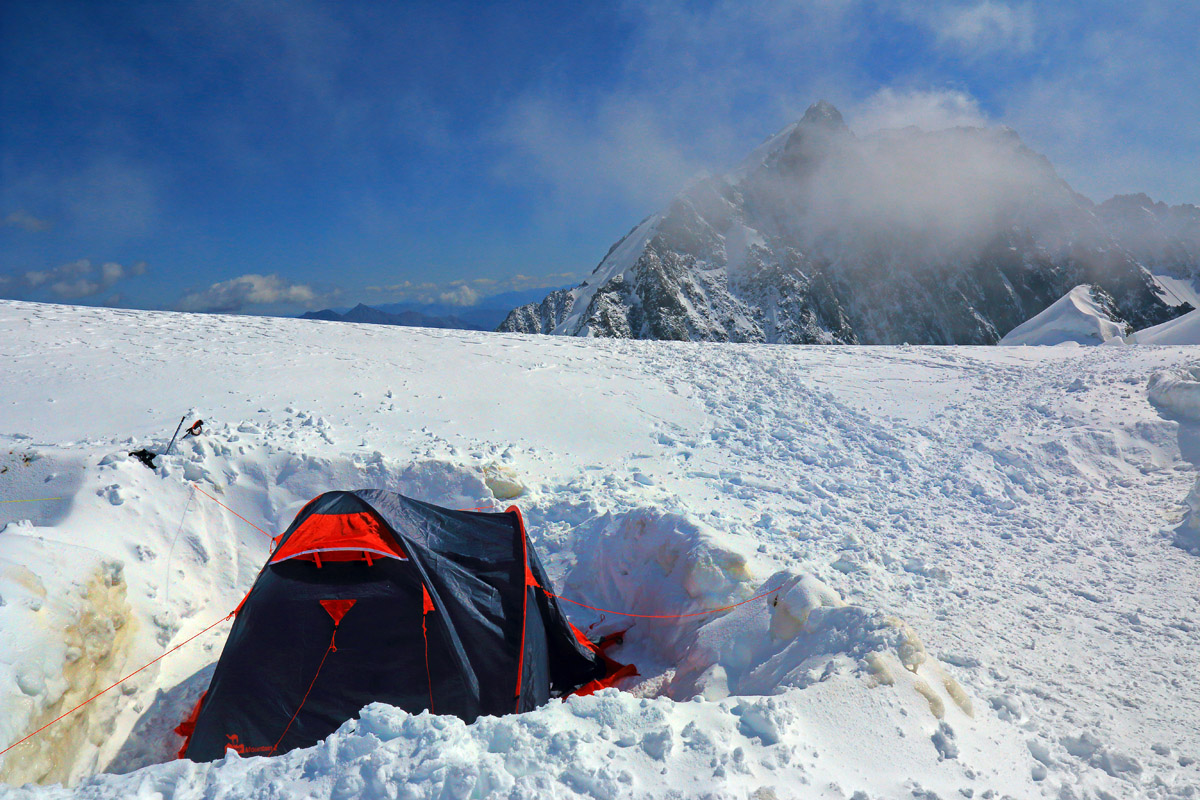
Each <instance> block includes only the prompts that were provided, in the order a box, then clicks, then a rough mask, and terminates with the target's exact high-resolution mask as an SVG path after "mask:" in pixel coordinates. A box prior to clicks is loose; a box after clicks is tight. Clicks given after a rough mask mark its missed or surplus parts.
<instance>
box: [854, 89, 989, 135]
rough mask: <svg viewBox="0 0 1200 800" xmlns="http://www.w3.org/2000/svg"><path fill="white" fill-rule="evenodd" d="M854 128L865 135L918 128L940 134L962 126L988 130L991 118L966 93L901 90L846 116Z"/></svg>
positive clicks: (878, 95)
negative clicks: (910, 127)
mask: <svg viewBox="0 0 1200 800" xmlns="http://www.w3.org/2000/svg"><path fill="white" fill-rule="evenodd" d="M846 117H847V119H848V120H849V124H850V127H851V128H853V129H854V131H855V132H856V133H859V134H865V133H871V132H873V131H877V130H883V129H888V128H905V127H908V126H909V125H915V126H916V127H918V128H921V129H922V130H927V131H937V130H943V129H945V128H955V127H959V126H970V127H984V126H986V125H987V124H988V119H987V116H986V115H985V114H984V113H983V111H982V110H981V109H980V107H979V101H978V100H976V99H975V98H974V97H972V96H971V95H969V94H967V93H966V92H962V91H958V90H953V89H946V90H929V91H918V90H910V91H897V90H895V89H890V88H889V89H881V90H879V91H878V92H876V93H875V94H873V95H871V96H870V97H868V98H867V99H866V100H864V101H863V102H862V103H859V104H858V105H857V106H854V107H853V108H851V109H849V110H848V111H847V113H846Z"/></svg>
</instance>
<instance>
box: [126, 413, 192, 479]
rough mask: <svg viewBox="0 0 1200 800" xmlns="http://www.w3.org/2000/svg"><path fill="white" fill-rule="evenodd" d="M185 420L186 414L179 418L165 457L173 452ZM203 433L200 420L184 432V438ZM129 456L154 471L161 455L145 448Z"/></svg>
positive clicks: (165, 451)
mask: <svg viewBox="0 0 1200 800" xmlns="http://www.w3.org/2000/svg"><path fill="white" fill-rule="evenodd" d="M185 419H187V414H184V415H183V416H182V417H180V418H179V424H178V425H176V426H175V433H174V434H172V435H171V443H170V444H168V445H167V449H166V450H163V451H162V454H163V455H166V454H167V453H169V452H171V448H172V447H174V446H175V438H176V437H177V436H179V429H180V428H182V427H183V421H184V420H185ZM202 433H204V420H202V419H198V420H196V421H195V422H193V423H192V425H191V427H189V428H188V429H187V430H186V431H185V432H184V434H183V438H184V439H186V438H187V437H189V436H199V435H200V434H202ZM129 455H131V456H133V457H134V458H136V459H137V460H138V461H140V462H142V463H143V464H145V465H146V466H147V467H149V468H150V469H154V468H155V467H154V459H156V458H158V455H159V454H158V453H154V452H151V451H150V450H147V449H146V448H144V447H143V448H142V449H141V450H134V451H133V452H131V453H130V454H129Z"/></svg>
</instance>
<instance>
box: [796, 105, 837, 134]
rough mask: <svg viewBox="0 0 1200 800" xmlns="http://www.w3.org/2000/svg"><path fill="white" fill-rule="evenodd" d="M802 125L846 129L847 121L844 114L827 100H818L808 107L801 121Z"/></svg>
mask: <svg viewBox="0 0 1200 800" xmlns="http://www.w3.org/2000/svg"><path fill="white" fill-rule="evenodd" d="M800 124H801V125H820V126H822V127H826V128H844V127H846V122H845V120H843V119H842V112H840V111H838V110H837V108H836V107H835V106H834V105H833V103H830V102H829V101H827V100H818V101H817V102H815V103H813V104H812V105H811V106H809V107H808V110H807V111H805V112H804V116H803V117H801V119H800Z"/></svg>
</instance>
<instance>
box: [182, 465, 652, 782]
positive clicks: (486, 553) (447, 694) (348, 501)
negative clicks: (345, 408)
mask: <svg viewBox="0 0 1200 800" xmlns="http://www.w3.org/2000/svg"><path fill="white" fill-rule="evenodd" d="M543 587H546V588H543ZM549 587H550V583H549V581H548V579H547V577H546V573H545V570H544V569H542V565H541V563H540V562H539V561H538V558H537V555H536V554H535V553H534V551H533V548H532V547H530V545H529V540H528V537H527V536H526V533H525V525H524V522H523V520H522V518H521V513H520V511H519V510H517V508H516V507H515V506H513V507H511V508H509V509H508V510H507V511H506V512H504V513H476V512H468V511H454V510H451V509H446V508H439V507H438V506H434V505H430V504H428V503H422V502H420V501H417V500H412V499H410V498H407V497H404V496H402V495H399V494H394V493H391V492H384V491H380V490H374V489H372V490H358V491H353V492H343V491H336V492H328V493H326V494H322V495H320V496H318V497H316V498H314V499H313V500H312V501H310V502H309V503H308V505H307V506H305V507H304V509H303V510H302V511H301V512H300V514H299V515H298V516H297V517H296V519H295V521H294V522H293V523H292V524H291V526H290V527H288V529H287V530H286V531H285V532H284V533H283V534H282V535H281V536H280V537H279V538H278V544H277V546H276V548H275V550H274V551H273V552H272V554H271V556H270V558H269V559H268V561H267V563H266V564H265V565H264V566H263V568H262V571H261V572H260V573H259V575H258V578H257V579H256V580H255V582H254V586H253V588H251V590H250V593H249V594H247V595H246V598H245V599H244V600H243V601H242V604H241V606H239V608H238V611H237V616H236V619H235V621H234V624H233V628H232V629H231V631H230V633H229V639H228V641H227V642H226V644H225V649H224V651H223V652H222V653H221V658H220V660H219V661H218V662H217V667H216V671H215V672H214V673H213V677H212V682H211V683H210V684H209V687H208V691H206V692H205V693H204V694H203V695H202V696H201V698H200V700H199V701H198V702H197V704H196V706H195V708H194V709H193V710H192V713H191V715H190V717H189V718H188V719H187V720H186V721H185V722H184V723H182V724H181V725H180V726H179V727H178V728H177V729H176V730H177V732H178V733H180V734H181V735H183V736H184V737H186V741H185V743H184V745H183V748H182V749H181V750H180V753H179V755H180V757H186V758H189V759H192V760H193V761H211V760H215V759H219V758H221V757H223V756H224V755H225V752H226V750H235V751H237V752H238V753H240V754H243V755H274V754H276V753H284V752H287V751H289V750H293V749H295V748H298V747H307V746H310V745H313V744H315V743H316V742H318V741H320V740H321V739H323V738H325V737H326V736H328V735H329V734H331V733H333V732H334V731H335V730H337V728H338V727H339V726H340V725H341V724H342V723H343V722H345V721H346V720H349V719H352V718H354V717H355V716H357V715H358V712H359V710H360V709H361V708H362V707H363V706H365V705H367V704H369V703H373V702H382V703H388V704H390V705H394V706H397V707H399V708H402V709H404V710H406V711H409V712H411V713H414V714H415V713H419V712H421V711H425V710H429V711H432V712H434V713H437V714H453V715H455V716H457V717H461V718H462V719H464V720H466V721H468V722H470V721H472V720H474V719H475V718H476V717H479V716H480V715H484V714H492V715H499V714H508V713H514V712H521V711H528V710H530V709H533V708H536V707H537V706H539V705H541V704H543V703H545V702H546V701H547V700H549V699H550V698H551V697H556V696H562V695H566V694H572V693H577V694H590V693H591V692H593V691H596V690H597V689H600V688H603V687H605V686H610V685H612V684H613V683H614V682H615V681H616V680H618V679H619V678H621V677H624V676H625V675H629V674H636V673H635V670H634V669H633V667H631V666H624V667H622V665H620V664H617V663H615V662H613V661H612V660H611V659H609V658H607V657H606V656H605V655H604V654H603V652H602V651H601V648H600V646H598V645H596V644H593V643H591V642H590V641H588V639H587V638H586V637H585V636H584V635H583V634H582V633H580V632H579V631H578V630H577V629H576V628H575V627H574V626H573V625H571V623H570V622H569V621H568V620H567V618H566V616H565V615H564V614H563V612H562V609H561V608H560V607H559V605H558V602H557V599H556V598H555V597H554V595H553V594H552V591H551V590H550V588H549Z"/></svg>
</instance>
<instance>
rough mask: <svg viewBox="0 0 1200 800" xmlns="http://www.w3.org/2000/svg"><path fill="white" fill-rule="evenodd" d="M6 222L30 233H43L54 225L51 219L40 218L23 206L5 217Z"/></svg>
mask: <svg viewBox="0 0 1200 800" xmlns="http://www.w3.org/2000/svg"><path fill="white" fill-rule="evenodd" d="M4 224H5V225H8V226H11V227H14V228H20V229H21V230H24V231H29V232H30V233H41V232H42V231H48V230H50V228H52V227H53V225H52V223H51V222H50V221H49V220H45V219H39V218H38V217H35V216H34V215H33V214H30V213H29V212H28V211H26V210H25V209H23V208H19V209H17V210H16V211H14V212H12V213H11V214H9V215H8V216H7V217H5V218H4Z"/></svg>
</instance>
